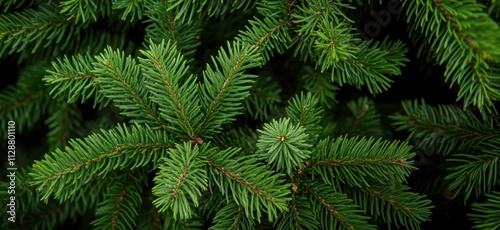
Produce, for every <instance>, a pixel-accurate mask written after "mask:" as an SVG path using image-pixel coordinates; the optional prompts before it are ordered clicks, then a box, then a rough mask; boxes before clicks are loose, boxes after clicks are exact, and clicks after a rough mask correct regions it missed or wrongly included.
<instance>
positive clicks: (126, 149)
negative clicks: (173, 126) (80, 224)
mask: <svg viewBox="0 0 500 230" xmlns="http://www.w3.org/2000/svg"><path fill="white" fill-rule="evenodd" d="M167 138H168V135H167V134H166V133H164V132H160V131H153V130H151V128H149V127H148V126H145V127H143V126H139V125H135V126H133V127H126V126H124V125H118V126H117V127H116V128H114V129H112V130H109V131H104V130H102V134H93V135H91V136H89V137H87V138H85V139H72V140H70V141H69V145H68V146H67V147H65V148H64V151H63V150H62V149H56V150H55V151H54V152H52V153H51V154H50V155H49V154H47V155H46V156H45V159H44V160H42V161H35V164H34V165H33V172H32V173H30V175H31V176H32V177H33V182H32V183H31V185H33V186H37V191H38V192H40V194H41V199H42V200H44V201H45V202H47V200H48V198H49V196H50V195H52V194H53V195H54V196H55V198H56V199H60V200H67V199H69V198H71V197H72V196H74V195H75V194H76V193H78V192H79V191H80V187H81V186H83V185H85V184H87V183H89V182H90V181H91V179H92V178H93V177H94V176H95V175H98V176H102V177H105V176H106V175H107V174H108V173H109V172H111V171H113V170H117V169H134V168H137V167H143V166H145V165H146V164H148V163H150V162H157V161H158V160H159V158H161V157H162V156H165V155H166V150H167V149H168V148H171V147H172V143H171V142H170V140H168V139H167Z"/></svg>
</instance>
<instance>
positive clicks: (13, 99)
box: [0, 62, 53, 140]
mask: <svg viewBox="0 0 500 230" xmlns="http://www.w3.org/2000/svg"><path fill="white" fill-rule="evenodd" d="M46 66H47V65H46V63H43V62H42V63H36V64H33V65H29V66H26V67H25V68H24V69H23V70H22V71H20V73H19V79H18V81H17V83H16V84H14V85H8V86H7V87H6V88H5V89H3V90H2V93H1V94H0V121H1V122H0V128H2V129H3V130H7V122H8V121H14V122H15V126H16V132H17V133H20V134H21V133H23V132H25V131H28V130H31V129H32V128H33V127H35V125H36V124H37V123H38V122H39V121H40V120H41V119H42V117H43V116H45V114H46V113H47V112H48V110H49V109H50V108H51V107H52V106H53V103H52V102H51V101H50V100H49V98H48V93H47V88H46V87H44V85H43V82H42V81H41V79H42V76H43V74H44V73H45V68H46ZM6 135H7V133H6V132H3V133H1V134H0V138H1V139H2V140H6V139H7V136H6Z"/></svg>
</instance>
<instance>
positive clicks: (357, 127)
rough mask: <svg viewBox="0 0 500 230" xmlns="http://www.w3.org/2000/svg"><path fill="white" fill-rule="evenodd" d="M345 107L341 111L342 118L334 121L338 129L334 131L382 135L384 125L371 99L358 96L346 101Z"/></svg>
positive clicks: (353, 134)
mask: <svg viewBox="0 0 500 230" xmlns="http://www.w3.org/2000/svg"><path fill="white" fill-rule="evenodd" d="M346 107H347V108H345V111H342V112H343V113H342V117H344V119H339V121H338V122H336V123H337V127H338V131H336V132H335V133H338V134H346V133H347V134H349V135H352V136H356V135H361V136H367V137H368V136H373V137H382V136H384V132H383V131H384V127H383V126H382V122H381V120H380V114H379V113H378V111H377V110H376V106H375V103H374V101H373V100H371V99H369V98H368V97H360V98H358V99H357V100H352V101H349V102H347V106H346Z"/></svg>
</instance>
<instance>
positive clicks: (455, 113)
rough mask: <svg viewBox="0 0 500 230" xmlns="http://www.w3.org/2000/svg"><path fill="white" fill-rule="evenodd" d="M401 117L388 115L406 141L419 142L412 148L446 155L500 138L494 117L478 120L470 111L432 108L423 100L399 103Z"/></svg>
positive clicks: (439, 107)
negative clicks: (402, 109)
mask: <svg viewBox="0 0 500 230" xmlns="http://www.w3.org/2000/svg"><path fill="white" fill-rule="evenodd" d="M402 105H403V108H404V110H405V115H403V114H395V115H393V116H390V118H391V119H392V120H393V121H394V123H393V125H394V126H396V127H397V129H396V130H398V131H400V130H408V131H410V135H409V136H408V140H410V139H413V140H419V142H418V143H417V144H416V146H415V147H416V148H423V149H431V148H432V149H433V152H436V153H439V154H442V155H449V154H451V153H454V152H456V151H459V150H465V149H467V148H468V147H470V146H471V145H474V144H476V143H479V142H483V141H487V140H489V139H498V138H500V132H498V127H500V126H499V123H498V120H497V119H495V118H488V119H487V120H485V121H481V120H480V119H479V118H477V116H475V115H474V114H473V113H472V112H471V111H468V110H467V111H462V110H461V109H459V108H456V107H454V106H448V105H438V106H437V107H433V106H430V105H427V104H426V103H425V101H422V102H420V103H419V102H418V101H416V100H415V101H413V102H412V101H403V102H402Z"/></svg>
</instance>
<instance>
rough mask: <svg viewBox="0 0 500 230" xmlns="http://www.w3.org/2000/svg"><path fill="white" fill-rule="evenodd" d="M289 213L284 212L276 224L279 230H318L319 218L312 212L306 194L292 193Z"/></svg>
mask: <svg viewBox="0 0 500 230" xmlns="http://www.w3.org/2000/svg"><path fill="white" fill-rule="evenodd" d="M289 210H290V211H289V212H282V213H280V216H279V217H278V220H277V221H276V223H275V224H274V226H276V229H278V230H288V229H296V230H301V229H313V230H316V229H318V226H319V221H318V220H317V216H316V215H315V214H314V213H313V211H311V204H310V201H309V200H307V197H306V196H304V194H296V193H292V200H291V201H290V202H289Z"/></svg>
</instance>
